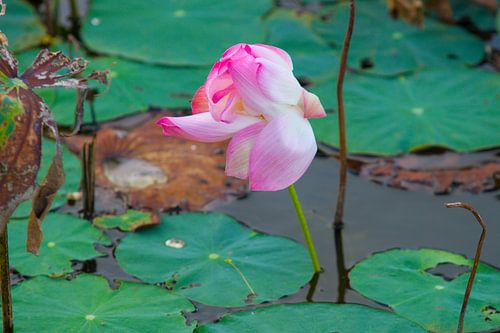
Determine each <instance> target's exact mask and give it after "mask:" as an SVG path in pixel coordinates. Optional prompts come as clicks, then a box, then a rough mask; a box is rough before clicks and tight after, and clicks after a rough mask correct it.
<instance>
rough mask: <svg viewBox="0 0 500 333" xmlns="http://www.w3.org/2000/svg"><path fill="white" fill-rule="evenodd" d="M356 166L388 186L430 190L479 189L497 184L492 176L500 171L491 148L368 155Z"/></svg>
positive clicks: (498, 160) (499, 164)
mask: <svg viewBox="0 0 500 333" xmlns="http://www.w3.org/2000/svg"><path fill="white" fill-rule="evenodd" d="M359 170H360V174H361V175H362V176H365V177H368V178H370V179H371V180H373V181H376V182H378V183H383V184H386V185H389V186H391V187H397V188H402V189H408V190H420V189H429V190H431V191H433V192H434V193H450V192H452V191H467V192H472V193H480V192H483V191H492V190H495V189H498V188H499V185H500V184H498V183H497V182H496V178H495V175H500V159H499V158H498V157H497V156H496V155H495V151H492V152H478V153H473V154H457V153H453V152H446V153H444V154H441V155H436V156H432V155H431V156H418V155H408V156H403V157H397V158H386V159H372V160H365V161H363V162H362V165H361V166H360V167H359Z"/></svg>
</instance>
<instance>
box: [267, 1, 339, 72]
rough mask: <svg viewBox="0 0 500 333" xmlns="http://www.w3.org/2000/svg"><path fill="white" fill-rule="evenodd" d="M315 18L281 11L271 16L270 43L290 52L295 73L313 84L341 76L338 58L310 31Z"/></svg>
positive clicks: (305, 14)
mask: <svg viewBox="0 0 500 333" xmlns="http://www.w3.org/2000/svg"><path fill="white" fill-rule="evenodd" d="M311 21H312V15H311V14H308V13H301V14H300V15H299V14H297V13H296V12H295V11H292V10H284V9H278V10H275V11H274V12H273V14H272V15H270V16H269V17H268V18H267V20H266V24H267V26H268V29H269V37H268V41H267V43H268V44H270V45H274V46H277V47H280V48H282V49H284V50H286V51H287V52H288V53H289V54H290V56H291V57H292V60H293V63H294V73H295V75H296V76H299V77H306V78H307V79H309V80H311V79H312V80H315V79H321V78H325V77H327V78H330V77H334V76H336V75H337V71H338V58H339V56H338V54H337V53H336V52H335V51H333V50H332V48H331V47H330V46H328V45H327V44H326V42H325V41H323V40H322V39H321V38H319V37H318V36H317V35H316V34H314V33H313V31H312V30H311V28H310V23H311Z"/></svg>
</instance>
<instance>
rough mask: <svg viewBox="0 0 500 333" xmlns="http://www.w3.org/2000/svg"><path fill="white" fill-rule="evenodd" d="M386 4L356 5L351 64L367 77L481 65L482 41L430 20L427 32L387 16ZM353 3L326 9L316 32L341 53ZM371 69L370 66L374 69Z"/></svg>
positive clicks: (367, 1) (368, 0)
mask: <svg viewBox="0 0 500 333" xmlns="http://www.w3.org/2000/svg"><path fill="white" fill-rule="evenodd" d="M386 2H387V1H385V0H378V1H375V0H364V1H362V0H361V1H358V2H357V6H356V7H357V10H356V22H355V27H354V32H353V36H352V41H351V46H350V49H349V58H348V65H349V66H350V67H352V68H356V69H364V70H365V71H366V72H370V73H374V74H382V75H394V74H399V73H403V72H408V71H413V70H415V69H418V68H421V67H424V66H425V67H430V66H436V67H440V66H449V65H457V64H459V65H462V64H476V63H478V62H479V61H480V60H481V59H482V57H483V54H484V44H483V42H482V41H481V40H480V39H479V38H477V37H475V36H473V35H471V34H469V33H468V32H466V31H465V30H463V29H461V28H459V27H455V26H450V25H445V24H442V23H440V22H437V21H435V20H433V19H431V18H428V19H426V20H425V28H424V29H423V30H421V29H419V28H417V27H415V26H411V25H409V24H407V23H406V22H404V21H403V20H394V19H392V18H391V17H390V16H389V15H388V14H387V4H386ZM348 9H349V3H348V2H347V1H346V2H342V3H339V4H338V5H336V6H331V7H327V8H326V10H325V13H324V15H323V17H328V19H327V20H323V19H319V18H318V19H317V20H316V21H315V22H314V23H313V28H314V29H315V30H316V31H317V32H318V33H319V34H320V35H321V36H322V37H323V38H325V39H326V40H327V41H329V42H331V43H333V44H335V45H336V46H337V48H338V49H339V50H340V49H341V48H342V43H343V40H344V35H345V29H346V27H347V21H348V17H349V14H348ZM370 64H371V65H372V66H369V65H370Z"/></svg>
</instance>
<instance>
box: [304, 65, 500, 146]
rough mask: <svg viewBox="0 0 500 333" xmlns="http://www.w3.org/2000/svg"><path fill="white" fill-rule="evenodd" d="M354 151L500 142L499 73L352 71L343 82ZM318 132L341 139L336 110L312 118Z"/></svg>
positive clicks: (320, 136)
mask: <svg viewBox="0 0 500 333" xmlns="http://www.w3.org/2000/svg"><path fill="white" fill-rule="evenodd" d="M344 88H345V93H344V101H345V112H346V126H347V145H348V150H349V152H350V153H368V154H380V155H395V154H398V153H402V152H408V151H411V150H415V149H419V148H423V147H427V146H445V147H448V148H451V149H453V150H456V151H459V152H464V151H472V150H476V149H484V148H490V147H494V146H498V145H499V144H500V131H499V130H498V129H499V128H500V98H499V96H498V91H499V89H500V77H499V76H498V75H496V74H491V73H488V72H483V71H478V70H472V69H465V68H464V69H456V70H454V71H452V70H428V71H422V72H420V73H416V74H415V75H412V76H407V77H403V76H402V77H399V78H392V79H387V78H380V77H366V76H361V75H352V76H351V77H350V78H349V80H347V81H346V82H345V86H344ZM312 124H313V127H314V131H315V133H316V136H317V138H318V139H319V140H320V141H324V142H325V143H328V144H331V145H334V146H337V145H338V129H337V117H336V115H333V114H329V115H328V116H327V117H326V118H321V119H313V120H312Z"/></svg>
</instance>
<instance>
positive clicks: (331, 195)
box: [75, 157, 500, 322]
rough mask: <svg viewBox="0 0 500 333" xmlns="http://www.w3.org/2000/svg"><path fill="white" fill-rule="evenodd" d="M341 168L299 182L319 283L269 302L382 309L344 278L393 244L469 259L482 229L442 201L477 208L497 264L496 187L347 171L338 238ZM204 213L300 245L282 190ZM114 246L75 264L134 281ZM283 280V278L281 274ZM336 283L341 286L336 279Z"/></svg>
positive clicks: (488, 254) (322, 169)
mask: <svg viewBox="0 0 500 333" xmlns="http://www.w3.org/2000/svg"><path fill="white" fill-rule="evenodd" d="M338 168H339V167H338V162H337V161H336V160H335V159H332V158H320V157H318V158H316V159H315V161H314V162H313V164H312V165H311V167H310V168H309V170H308V172H307V173H306V175H305V176H304V177H303V178H302V179H301V180H300V181H299V182H298V183H297V185H296V188H297V192H298V194H299V197H300V199H301V201H302V205H303V208H304V211H305V214H306V216H307V218H308V220H309V226H310V229H311V233H312V237H313V239H314V242H315V245H316V249H317V252H318V256H319V260H320V262H321V265H322V267H323V269H324V272H323V273H321V274H320V275H319V277H318V278H317V281H315V280H314V279H313V280H312V281H311V283H310V284H309V285H306V286H304V288H302V289H301V290H300V291H299V292H297V293H296V294H294V295H290V296H287V297H283V298H282V299H280V300H278V301H275V302H274V303H290V302H292V303H295V302H306V301H329V302H339V301H340V302H342V301H345V302H347V303H362V304H367V305H370V306H374V307H383V306H382V305H378V304H375V303H374V302H372V301H370V300H368V299H365V298H364V297H363V296H361V295H359V294H357V293H356V292H355V291H353V290H350V289H349V288H348V281H347V280H345V276H346V274H347V270H348V269H350V268H351V267H352V266H353V265H354V264H355V263H357V262H358V261H360V260H362V259H364V258H366V257H367V256H369V255H370V254H372V253H374V252H380V251H384V250H387V249H391V248H395V247H401V248H411V249H416V248H421V247H431V248H438V249H444V250H448V251H451V252H456V253H461V254H464V255H466V256H467V257H469V258H473V257H474V253H475V249H476V244H477V241H478V238H479V235H480V233H481V228H480V226H479V225H478V224H477V222H476V221H475V219H474V217H473V216H472V214H470V213H469V212H468V211H466V210H463V209H458V208H455V209H447V208H444V206H443V204H444V203H446V202H453V201H464V202H467V203H469V204H471V205H472V206H473V207H475V208H476V209H477V210H478V211H479V212H480V214H481V215H482V216H483V219H484V221H485V222H486V224H487V236H486V242H485V245H484V248H483V254H482V261H485V262H487V263H489V264H491V265H494V266H496V267H500V242H499V239H500V219H499V217H500V200H499V194H500V193H499V191H496V192H490V193H482V194H465V193H464V194H452V195H440V196H436V195H434V194H432V193H429V192H411V191H404V190H400V189H395V188H389V187H386V186H381V185H378V184H375V183H373V182H370V181H369V180H367V179H365V178H361V177H358V176H355V175H349V176H348V182H347V193H346V202H345V204H346V205H345V210H344V212H345V216H344V228H343V230H342V231H341V232H337V234H336V235H335V231H334V229H333V228H332V221H333V216H334V207H335V200H336V193H337V184H338ZM207 210H215V211H219V212H223V213H226V214H229V215H231V216H233V217H235V218H236V219H238V220H239V221H241V222H242V223H244V224H246V225H248V226H249V227H251V228H253V229H256V230H258V231H261V232H265V233H269V234H273V235H280V236H284V237H289V238H292V239H295V240H297V241H299V242H301V243H304V241H303V237H302V232H301V229H300V225H299V223H298V221H297V217H296V216H295V212H294V209H293V206H292V203H291V201H290V198H289V196H288V191H286V190H284V191H279V192H252V193H251V194H250V195H249V196H248V197H247V198H244V199H241V200H237V201H234V202H231V203H222V202H216V203H213V204H211V205H210V207H207ZM107 233H108V235H109V236H110V238H112V239H113V241H114V242H115V243H116V242H119V239H120V238H121V237H123V236H124V235H125V234H124V233H122V232H119V231H116V230H111V231H108V232H107ZM113 248H114V246H113ZM113 248H106V247H99V248H98V249H99V250H100V251H102V252H104V253H106V254H107V256H106V257H102V258H97V259H94V260H91V261H89V262H85V263H76V264H75V269H76V270H77V271H86V272H89V273H94V272H95V273H96V274H99V275H103V276H105V277H106V278H108V280H110V282H111V284H112V285H113V280H130V281H138V280H137V279H135V278H133V277H131V276H129V275H128V274H126V273H125V272H123V270H122V269H121V268H120V267H119V266H118V264H117V263H116V261H115V260H114V258H113ZM456 271H457V269H456V267H446V266H444V271H443V272H441V273H444V274H445V275H446V274H451V275H452V274H460V273H461V272H460V271H458V273H457V272H456ZM339 272H340V274H339ZM439 273H440V272H439V271H438V272H436V274H439ZM339 276H340V278H339ZM342 277H344V278H342ZM283 279H286V276H284V277H283ZM339 280H340V281H341V282H342V283H340V284H339ZM315 284H316V286H314V285H315ZM346 287H347V288H346ZM196 306H197V308H198V311H197V312H196V313H192V314H187V317H188V318H189V319H190V320H198V321H200V322H206V321H213V320H216V319H217V318H218V317H219V316H220V315H222V314H224V313H227V312H232V311H237V310H238V309H224V308H216V307H209V306H205V305H202V304H196Z"/></svg>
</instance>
